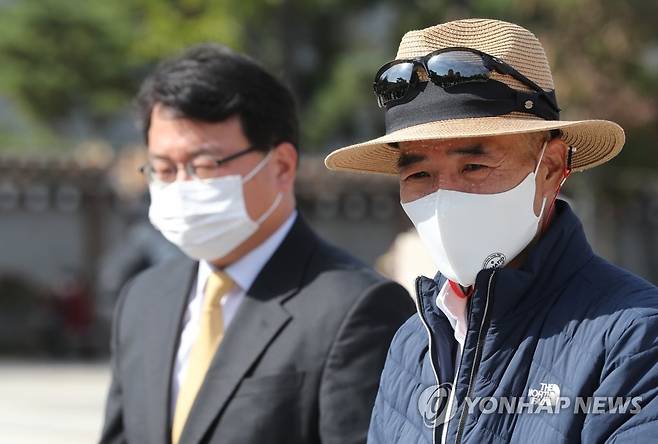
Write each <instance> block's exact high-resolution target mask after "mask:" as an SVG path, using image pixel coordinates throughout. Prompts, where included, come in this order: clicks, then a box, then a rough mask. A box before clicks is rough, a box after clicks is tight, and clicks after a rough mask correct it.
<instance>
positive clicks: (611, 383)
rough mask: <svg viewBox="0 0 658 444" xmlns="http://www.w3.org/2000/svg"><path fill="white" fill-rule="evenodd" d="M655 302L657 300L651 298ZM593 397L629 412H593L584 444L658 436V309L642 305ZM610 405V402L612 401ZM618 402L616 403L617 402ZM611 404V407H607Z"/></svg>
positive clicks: (637, 440)
mask: <svg viewBox="0 0 658 444" xmlns="http://www.w3.org/2000/svg"><path fill="white" fill-rule="evenodd" d="M652 299H653V300H654V301H655V300H657V299H658V297H656V295H653V297H652ZM594 397H604V398H608V399H613V400H614V399H615V398H617V397H620V400H621V402H622V403H623V402H625V403H626V407H625V408H619V406H620V405H623V404H617V406H618V408H617V411H616V412H615V411H610V410H608V411H607V412H604V413H601V412H599V413H589V414H588V415H587V418H586V420H585V423H584V426H583V430H582V435H581V442H587V443H602V442H606V443H647V442H654V441H655V440H656V437H658V309H657V308H655V307H642V308H637V309H635V310H634V316H633V318H632V319H631V320H630V322H628V323H626V325H625V328H623V329H622V332H621V334H620V335H619V336H618V339H616V340H615V341H614V344H613V345H612V346H611V347H610V349H609V352H608V356H607V358H606V362H605V365H604V368H603V373H602V375H601V382H600V385H599V387H598V388H597V390H596V391H595V392H594ZM608 402H610V401H608ZM613 402H614V401H613ZM607 405H608V404H607Z"/></svg>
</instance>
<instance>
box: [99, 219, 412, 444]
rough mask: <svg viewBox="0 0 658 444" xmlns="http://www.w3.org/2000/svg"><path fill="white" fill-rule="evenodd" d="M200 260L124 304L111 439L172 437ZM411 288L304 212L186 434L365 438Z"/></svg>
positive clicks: (177, 264)
mask: <svg viewBox="0 0 658 444" xmlns="http://www.w3.org/2000/svg"><path fill="white" fill-rule="evenodd" d="M196 269H197V263H196V262H194V261H192V260H189V259H177V260H175V261H172V262H169V263H167V264H163V265H161V266H157V267H154V268H151V269H149V270H147V271H146V272H144V273H142V274H141V275H139V276H138V277H137V278H135V279H134V280H133V281H132V282H131V283H129V284H128V285H127V286H126V288H125V289H124V291H123V292H122V295H121V297H120V299H119V302H118V303H117V308H116V314H115V320H114V327H113V338H112V384H111V387H110V391H109V395H108V399H107V405H106V416H105V425H104V428H103V431H102V436H101V442H102V443H118V442H129V443H136V444H144V443H153V444H156V443H157V444H160V443H169V442H170V430H171V421H170V419H169V418H170V416H171V412H170V404H171V402H170V382H171V377H172V371H173V370H172V369H173V363H174V360H175V354H176V351H177V348H178V340H179V336H180V331H181V328H182V319H183V315H184V312H185V310H186V308H187V299H188V295H189V293H190V290H191V286H192V285H193V283H194V279H195V277H196ZM414 311H415V310H414V307H413V303H412V301H411V298H409V296H408V294H407V293H406V291H405V290H404V289H403V288H402V287H400V286H399V285H397V284H395V283H393V282H390V281H387V280H385V279H383V278H382V277H380V276H379V275H377V274H376V273H375V272H373V271H372V270H370V269H369V268H367V267H366V266H365V265H363V264H361V263H360V262H358V261H357V260H355V259H354V258H352V257H350V256H349V255H347V254H346V253H344V252H342V251H340V250H338V249H336V248H334V247H332V246H330V245H328V244H326V243H325V242H323V241H322V240H321V239H320V238H318V237H317V236H316V235H315V234H314V233H313V231H311V229H310V228H309V227H308V226H307V225H306V223H305V222H304V221H303V220H302V219H301V217H298V219H297V221H296V222H295V224H294V225H293V227H292V229H291V230H290V232H289V233H288V235H287V237H286V238H285V240H284V241H283V243H282V244H281V246H280V247H279V248H278V250H277V251H276V252H275V253H274V255H273V256H272V258H271V259H270V261H269V262H268V263H267V264H266V265H265V267H264V268H263V270H262V271H261V273H260V274H259V275H258V277H257V278H256V281H255V283H254V285H253V286H252V288H250V289H249V290H248V291H247V296H246V298H245V299H244V300H243V301H242V304H241V305H240V307H239V309H238V312H237V313H236V315H235V318H234V319H233V320H232V322H231V324H230V326H229V328H228V329H227V331H226V333H225V336H224V339H223V342H222V343H221V345H220V348H219V349H218V352H217V353H216V354H215V357H214V360H213V362H212V364H211V366H210V368H209V370H208V372H207V374H206V378H205V380H204V382H203V385H202V387H201V389H200V390H199V394H198V395H197V398H196V401H195V403H194V405H193V406H192V410H191V411H190V415H189V417H188V421H187V424H186V425H185V428H184V430H183V434H182V436H181V443H199V442H203V443H219V444H250V443H254V444H256V443H258V444H260V443H286V444H294V443H335V444H349V443H363V442H365V440H366V434H367V430H368V424H369V422H370V414H371V410H372V407H373V404H374V400H375V395H376V392H377V387H378V385H379V378H380V374H381V371H382V368H383V365H384V360H385V358H386V353H387V350H388V346H389V343H390V341H391V339H392V337H393V334H394V333H395V331H396V330H397V329H398V327H399V326H400V325H401V324H402V323H403V322H404V321H405V320H406V319H407V318H408V317H409V316H410V315H411V314H412V313H413V312H414Z"/></svg>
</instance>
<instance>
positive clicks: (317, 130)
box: [0, 0, 658, 167]
mask: <svg viewBox="0 0 658 444" xmlns="http://www.w3.org/2000/svg"><path fill="white" fill-rule="evenodd" d="M2 5H4V6H0V65H1V66H2V67H3V68H2V70H0V93H1V94H3V95H5V96H6V97H9V98H11V99H12V100H14V101H15V102H17V103H20V104H22V106H23V108H24V109H26V110H28V111H29V112H30V114H31V115H33V116H36V118H37V119H39V121H42V122H46V123H47V124H48V125H49V126H50V127H51V128H54V129H55V131H59V130H60V127H61V125H62V122H67V121H70V119H72V118H75V116H80V115H84V116H90V118H91V119H93V120H94V121H98V122H102V121H104V120H106V119H108V118H112V117H113V116H115V115H116V114H117V113H125V110H126V108H127V105H128V104H129V103H130V99H131V97H132V96H133V95H134V93H135V91H136V89H137V87H138V84H139V82H140V81H141V79H142V78H143V76H144V75H145V74H146V73H147V72H148V70H150V69H151V68H152V67H153V64H154V63H155V62H156V61H158V60H159V59H161V58H162V57H165V56H168V55H171V54H173V53H175V52H177V51H179V50H180V49H181V48H183V47H186V46H188V45H190V44H193V43H197V42H201V41H210V40H212V41H219V42H222V43H224V44H226V45H228V46H230V47H232V48H234V49H237V50H242V51H246V52H247V53H249V54H251V55H253V56H254V57H255V58H257V59H259V60H261V61H262V62H263V63H264V64H265V65H266V66H268V67H269V68H270V69H272V70H273V71H274V72H275V73H276V74H278V75H279V76H281V77H282V78H283V79H284V80H285V81H286V82H287V83H289V84H290V85H291V86H292V88H293V90H294V91H295V93H296V95H297V96H298V99H299V104H300V115H301V118H302V128H303V136H304V137H303V141H304V145H305V147H304V148H305V149H307V150H311V151H312V150H317V151H328V150H330V149H332V148H334V147H336V146H337V145H340V144H342V143H347V142H351V141H355V140H360V139H364V138H368V137H372V136H374V135H377V134H380V133H381V131H382V130H383V119H382V116H381V113H380V112H379V110H378V109H377V107H376V104H375V100H374V97H373V95H372V91H371V84H372V76H373V74H374V72H375V71H376V70H377V68H378V67H379V66H380V65H381V64H383V63H384V62H385V61H387V60H390V59H392V58H393V57H394V56H395V52H396V49H397V45H398V43H399V39H400V37H401V36H402V34H403V33H404V32H405V31H407V30H409V29H418V28H422V27H425V26H431V25H433V24H436V23H440V22H442V21H446V20H450V19H456V18H463V17H471V16H487V17H497V18H501V19H504V20H509V21H512V22H516V23H519V24H521V25H524V26H526V27H528V28H530V29H532V30H533V31H534V32H535V33H536V34H537V35H538V37H539V38H540V39H541V40H542V42H543V43H544V44H545V46H546V48H547V52H548V55H549V59H550V60H551V62H552V65H553V68H554V74H555V78H556V84H557V88H558V90H557V93H558V97H559V101H560V104H561V106H562V108H563V109H564V113H563V117H564V118H582V117H600V118H610V119H613V120H616V121H619V122H620V123H622V124H623V125H624V126H625V128H626V129H627V130H629V131H628V132H629V135H631V136H630V137H629V143H630V144H632V145H636V146H643V147H649V146H651V143H652V141H653V140H656V139H657V138H658V130H657V128H658V125H657V123H658V111H657V109H658V106H657V97H658V67H657V66H658V61H656V59H658V29H657V28H656V27H655V25H654V23H653V17H655V16H656V14H657V13H658V3H656V2H647V1H644V0H628V1H625V2H618V1H615V0H551V1H546V0H541V1H540V0H414V1H409V0H389V1H387V2H380V1H375V0H350V1H348V0H315V1H313V2H309V1H308V0H123V1H121V2H73V1H71V0H22V1H18V2H9V3H4V4H2ZM652 54H653V55H652ZM647 60H649V61H647ZM651 60H653V62H652V61H651ZM652 67H653V68H652ZM0 131H1V129H0ZM627 151H631V152H628V153H627V154H625V155H624V156H622V159H623V160H622V161H621V162H617V163H616V164H617V165H622V164H624V163H628V164H631V163H632V164H638V163H641V164H642V165H648V166H654V167H658V156H656V155H654V154H653V153H652V151H651V150H649V149H634V150H627Z"/></svg>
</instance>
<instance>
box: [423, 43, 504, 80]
mask: <svg viewBox="0 0 658 444" xmlns="http://www.w3.org/2000/svg"><path fill="white" fill-rule="evenodd" d="M427 69H428V74H429V76H430V79H431V80H432V82H434V83H435V84H436V85H439V86H440V87H442V88H449V87H451V86H454V85H457V84H460V83H467V82H483V81H486V80H488V79H489V76H490V74H491V70H490V69H489V68H487V67H486V66H485V64H484V61H483V60H482V57H481V56H480V55H478V54H475V53H473V52H469V51H449V52H443V53H440V54H437V55H434V56H432V57H430V58H429V60H427Z"/></svg>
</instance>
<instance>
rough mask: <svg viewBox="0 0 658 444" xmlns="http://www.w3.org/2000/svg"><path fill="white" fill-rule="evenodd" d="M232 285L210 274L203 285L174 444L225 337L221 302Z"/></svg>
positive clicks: (176, 415)
mask: <svg viewBox="0 0 658 444" xmlns="http://www.w3.org/2000/svg"><path fill="white" fill-rule="evenodd" d="M233 285H234V282H233V281H232V280H231V278H230V277H229V276H228V275H227V274H225V273H223V272H221V271H216V272H214V273H213V274H211V275H210V277H209V278H208V281H207V282H206V288H205V291H204V297H203V308H202V311H201V319H200V320H199V335H198V336H197V339H196V342H195V343H194V346H193V347H192V350H191V352H190V357H189V360H188V363H187V371H186V374H185V378H184V380H183V384H182V385H181V387H180V389H179V391H178V399H177V400H176V410H175V412H174V423H173V426H172V429H171V441H172V443H173V444H177V443H178V440H179V439H180V435H181V432H182V431H183V426H184V425H185V421H186V420H187V416H188V414H189V413H190V409H191V408H192V404H193V403H194V399H195V398H196V395H197V392H198V391H199V388H200V387H201V384H202V383H203V380H204V378H205V376H206V372H207V371H208V367H209V366H210V362H211V361H212V359H213V356H214V355H215V351H216V350H217V346H218V345H219V343H220V342H221V340H222V337H223V336H224V319H223V315H222V305H221V299H222V296H224V295H225V294H227V293H228V292H229V291H230V290H231V288H233Z"/></svg>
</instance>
